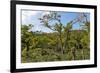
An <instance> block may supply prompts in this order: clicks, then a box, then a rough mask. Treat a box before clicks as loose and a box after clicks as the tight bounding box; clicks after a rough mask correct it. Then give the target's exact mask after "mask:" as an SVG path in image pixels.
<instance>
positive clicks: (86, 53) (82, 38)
mask: <svg viewBox="0 0 100 73" xmlns="http://www.w3.org/2000/svg"><path fill="white" fill-rule="evenodd" d="M60 17H61V16H59V15H57V13H52V16H51V17H49V18H48V21H45V20H44V19H43V18H40V21H42V23H43V26H45V27H47V28H49V29H51V30H53V31H54V32H50V33H46V32H39V31H37V32H33V31H31V29H32V27H34V26H32V25H31V24H29V25H22V26H21V57H22V58H21V61H22V63H27V62H46V61H64V60H66V61H67V60H86V59H90V47H89V45H90V44H89V43H90V40H89V39H90V34H89V33H90V28H89V27H90V22H89V21H85V22H81V23H82V24H83V23H84V25H82V26H80V27H81V30H80V29H79V30H73V28H72V25H73V24H74V21H71V22H69V23H67V24H66V26H63V24H62V23H61V21H60ZM52 20H53V21H58V22H57V23H55V24H54V25H53V26H50V23H49V21H52ZM77 22H79V21H77Z"/></svg>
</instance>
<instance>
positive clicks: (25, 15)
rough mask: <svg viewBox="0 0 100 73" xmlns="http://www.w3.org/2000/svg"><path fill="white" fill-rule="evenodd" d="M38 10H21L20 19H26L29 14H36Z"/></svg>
mask: <svg viewBox="0 0 100 73" xmlns="http://www.w3.org/2000/svg"><path fill="white" fill-rule="evenodd" d="M38 13H39V12H38V11H22V21H24V20H26V19H28V18H29V17H30V16H33V15H37V14H38Z"/></svg>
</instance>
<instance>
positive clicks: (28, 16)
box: [21, 10, 90, 32]
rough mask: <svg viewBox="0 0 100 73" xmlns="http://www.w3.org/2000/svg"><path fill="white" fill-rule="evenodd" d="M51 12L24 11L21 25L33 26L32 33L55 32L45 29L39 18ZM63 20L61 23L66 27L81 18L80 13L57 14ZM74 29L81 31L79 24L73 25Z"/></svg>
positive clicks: (88, 14)
mask: <svg viewBox="0 0 100 73" xmlns="http://www.w3.org/2000/svg"><path fill="white" fill-rule="evenodd" d="M49 13H50V12H49V11H36V10H35V11H34V10H22V13H21V15H22V16H21V22H22V23H21V24H22V25H29V24H32V25H33V26H34V27H33V28H32V31H42V32H53V31H52V30H50V29H49V28H47V27H45V26H43V25H42V23H40V20H39V18H41V17H42V16H43V15H45V14H49ZM57 13H58V14H59V15H60V16H61V18H60V20H61V23H62V24H63V26H66V25H67V23H68V22H70V21H71V20H73V19H75V18H76V17H77V16H79V14H80V13H78V12H57ZM85 14H86V15H87V18H88V21H90V13H85ZM73 29H75V30H77V29H79V23H75V24H74V25H73Z"/></svg>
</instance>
